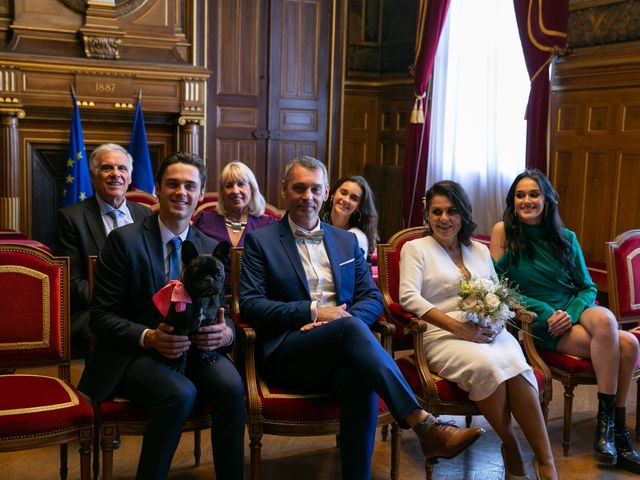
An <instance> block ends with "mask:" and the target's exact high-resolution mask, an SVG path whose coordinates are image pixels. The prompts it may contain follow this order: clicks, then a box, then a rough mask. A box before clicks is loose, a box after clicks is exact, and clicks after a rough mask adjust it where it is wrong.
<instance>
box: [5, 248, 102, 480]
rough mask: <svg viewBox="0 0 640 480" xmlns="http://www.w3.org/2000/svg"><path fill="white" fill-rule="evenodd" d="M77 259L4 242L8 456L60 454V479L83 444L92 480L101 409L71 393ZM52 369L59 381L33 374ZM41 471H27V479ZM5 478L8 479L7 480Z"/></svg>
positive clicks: (84, 468) (83, 474)
mask: <svg viewBox="0 0 640 480" xmlns="http://www.w3.org/2000/svg"><path fill="white" fill-rule="evenodd" d="M68 303H69V259H68V258H67V257H54V256H53V255H51V254H50V253H49V252H48V251H47V250H46V249H44V248H42V245H41V244H38V243H37V242H34V241H30V240H25V239H16V241H15V242H11V243H10V242H4V241H1V242H0V305H2V310H0V372H15V371H16V369H17V368H24V369H25V370H23V371H22V372H21V373H19V374H13V373H11V374H4V375H0V452H11V451H16V450H25V449H29V448H40V447H44V446H59V448H60V478H61V479H63V480H66V478H67V475H68V468H67V453H68V449H69V445H70V444H73V443H75V442H77V445H79V449H78V453H79V454H80V478H81V479H82V480H89V479H90V478H91V438H92V435H93V418H94V417H93V409H92V408H91V405H90V404H89V403H88V402H87V401H86V400H85V399H84V397H83V396H82V395H81V394H80V393H79V392H78V391H77V390H76V389H75V388H74V387H73V386H71V371H70V365H69V363H70V351H69V305H68ZM35 367H37V368H42V367H49V368H52V367H53V368H55V369H56V370H57V375H56V376H53V375H52V376H45V375H37V374H27V373H26V372H33V370H30V369H32V368H35ZM32 468H33V465H25V475H24V478H27V477H28V474H27V473H26V472H28V471H30V469H32ZM1 476H2V474H1V473H0V477H1Z"/></svg>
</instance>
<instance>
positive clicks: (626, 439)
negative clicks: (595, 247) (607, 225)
mask: <svg viewBox="0 0 640 480" xmlns="http://www.w3.org/2000/svg"><path fill="white" fill-rule="evenodd" d="M503 219H504V221H503V222H500V223H498V224H496V225H495V226H494V227H493V231H492V232H491V246H490V249H491V256H492V257H493V260H494V262H495V265H496V271H497V272H498V274H499V275H504V276H506V277H508V278H509V279H511V280H512V281H514V282H515V283H517V284H518V285H519V287H520V290H521V292H522V294H523V295H524V299H525V303H526V307H527V309H528V310H532V311H534V312H535V313H536V314H537V315H538V319H537V321H536V322H535V323H534V325H533V334H534V342H535V343H536V344H537V345H539V346H540V347H542V348H545V349H548V350H555V351H558V352H563V353H567V354H570V355H576V356H578V357H582V358H590V359H591V361H592V363H593V368H594V370H595V373H596V379H597V383H598V415H597V418H596V431H595V435H594V442H593V449H594V452H593V456H594V458H595V459H596V460H598V461H600V462H603V463H608V464H615V465H617V466H618V467H620V468H623V469H625V470H630V471H633V472H635V473H640V454H638V452H637V451H636V450H635V448H634V445H633V442H632V441H631V436H630V434H629V431H628V429H627V426H626V420H625V416H626V408H625V405H626V400H627V394H628V393H629V388H630V386H631V381H632V375H633V372H634V369H635V365H636V362H637V360H638V352H639V347H638V341H637V340H636V338H635V337H634V336H633V335H632V334H630V333H629V332H626V331H622V330H618V322H617V321H616V318H615V316H614V315H613V313H612V312H611V311H610V310H608V309H606V308H604V307H600V306H597V305H596V304H595V300H596V292H597V289H596V286H595V284H594V283H593V281H592V280H591V277H590V275H589V272H588V270H587V266H586V264H585V261H584V256H583V254H582V250H581V249H580V245H579V244H578V241H577V239H576V235H575V233H573V232H572V231H570V230H568V229H566V228H564V226H563V223H562V220H561V219H560V215H559V213H558V194H557V192H556V191H555V190H554V189H553V187H552V186H551V183H550V182H549V180H548V179H547V177H545V176H544V175H543V174H542V173H541V172H539V171H538V170H526V171H524V172H523V173H521V174H520V175H518V176H517V177H516V179H515V180H514V182H513V184H512V185H511V188H510V189H509V193H508V194H507V199H506V208H505V211H504V215H503Z"/></svg>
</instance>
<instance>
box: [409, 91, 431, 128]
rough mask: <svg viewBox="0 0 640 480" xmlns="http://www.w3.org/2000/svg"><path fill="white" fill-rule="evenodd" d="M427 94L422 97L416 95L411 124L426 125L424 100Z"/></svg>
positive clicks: (410, 119)
mask: <svg viewBox="0 0 640 480" xmlns="http://www.w3.org/2000/svg"><path fill="white" fill-rule="evenodd" d="M426 96H427V93H426V92H425V93H423V94H422V95H418V94H415V97H416V100H415V101H414V102H413V109H412V110H411V116H410V118H409V123H424V106H423V105H424V99H425V97H426Z"/></svg>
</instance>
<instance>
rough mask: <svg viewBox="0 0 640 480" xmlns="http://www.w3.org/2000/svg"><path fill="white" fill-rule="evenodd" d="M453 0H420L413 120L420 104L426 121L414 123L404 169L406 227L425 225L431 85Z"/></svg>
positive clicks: (408, 139) (403, 187) (411, 125)
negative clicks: (443, 28) (434, 63)
mask: <svg viewBox="0 0 640 480" xmlns="http://www.w3.org/2000/svg"><path fill="white" fill-rule="evenodd" d="M449 2H450V0H420V2H419V7H418V8H419V11H418V24H417V29H416V57H415V61H414V66H415V92H414V93H415V96H416V105H415V106H414V110H415V111H414V112H412V115H411V118H412V121H414V120H417V117H416V115H418V116H421V115H422V111H420V113H418V108H417V107H418V104H419V106H420V107H421V109H420V110H423V111H424V123H410V124H409V132H408V137H407V144H406V146H405V155H404V167H403V172H402V174H403V175H402V192H403V194H402V223H403V225H404V227H405V228H407V227H411V226H417V225H422V197H423V196H424V191H425V184H426V181H427V178H426V177H427V154H428V152H429V125H430V117H431V115H430V109H429V108H428V107H427V105H428V100H429V99H428V95H427V87H428V85H429V79H430V77H431V72H432V71H433V62H434V59H435V56H436V49H437V48H438V41H439V40H440V33H441V32H442V27H443V25H444V21H445V19H446V16H447V10H448V9H449Z"/></svg>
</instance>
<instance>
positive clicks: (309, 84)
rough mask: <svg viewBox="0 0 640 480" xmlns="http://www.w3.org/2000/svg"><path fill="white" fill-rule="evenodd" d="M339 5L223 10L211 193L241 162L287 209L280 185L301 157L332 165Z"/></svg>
mask: <svg viewBox="0 0 640 480" xmlns="http://www.w3.org/2000/svg"><path fill="white" fill-rule="evenodd" d="M332 5H333V1H332V0H235V1H223V0H219V1H218V2H216V3H215V6H214V8H213V21H212V23H211V24H212V26H213V30H214V32H212V35H211V42H212V43H211V45H212V54H211V55H210V56H209V58H210V60H211V61H210V65H209V68H210V69H211V70H212V71H213V75H212V80H211V85H210V90H209V91H210V97H209V99H210V100H209V106H210V110H209V115H208V117H209V122H208V123H209V127H208V133H209V140H208V142H207V143H208V149H207V157H208V158H207V163H208V164H209V166H210V169H211V170H212V171H211V174H210V176H209V183H208V189H210V190H217V189H218V172H219V171H220V170H221V169H222V168H223V167H224V165H226V164H227V163H229V162H231V161H233V160H240V161H242V162H244V163H246V164H247V165H249V166H250V167H251V169H252V170H253V171H254V173H255V174H256V178H257V179H258V184H259V186H260V189H261V191H262V192H263V194H264V196H265V198H266V200H267V202H269V203H272V204H274V205H277V206H279V207H283V206H284V205H283V204H282V200H281V198H280V179H281V178H282V173H283V170H284V167H285V165H286V164H287V162H289V161H290V160H291V159H293V158H294V157H295V156H297V155H301V154H308V155H313V156H316V157H318V158H319V159H320V160H322V161H325V162H326V161H327V158H326V152H327V129H328V127H327V125H328V115H327V112H328V110H329V72H330V70H331V69H330V62H331V59H330V51H331V36H330V21H331V14H332V12H331V8H332ZM212 157H213V158H212ZM214 165H215V167H214ZM213 170H215V172H214V171H213Z"/></svg>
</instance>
